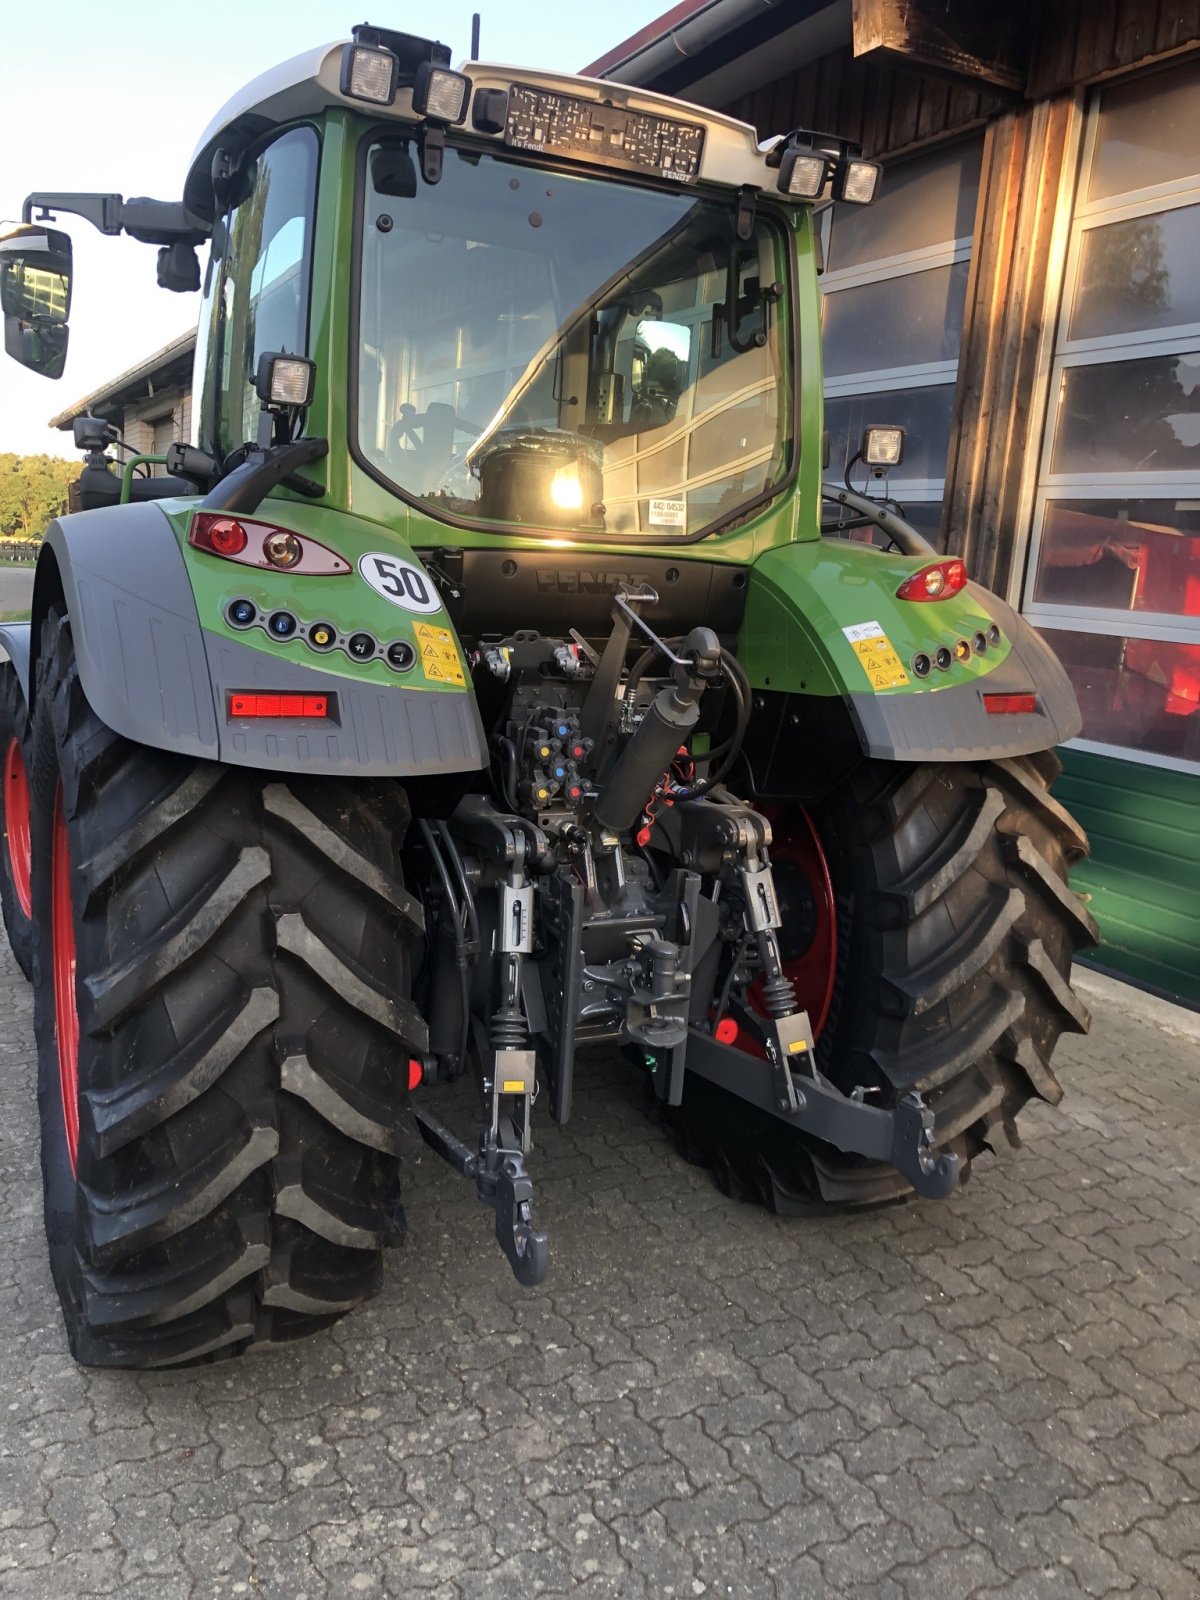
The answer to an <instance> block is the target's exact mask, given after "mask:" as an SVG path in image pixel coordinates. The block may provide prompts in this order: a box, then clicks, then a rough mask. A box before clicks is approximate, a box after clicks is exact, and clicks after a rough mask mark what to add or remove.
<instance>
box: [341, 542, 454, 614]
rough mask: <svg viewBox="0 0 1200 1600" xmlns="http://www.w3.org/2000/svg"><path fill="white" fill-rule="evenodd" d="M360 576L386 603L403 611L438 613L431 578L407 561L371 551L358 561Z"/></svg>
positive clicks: (438, 598)
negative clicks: (399, 607) (388, 602)
mask: <svg viewBox="0 0 1200 1600" xmlns="http://www.w3.org/2000/svg"><path fill="white" fill-rule="evenodd" d="M358 570H359V574H360V576H361V577H362V578H363V579H364V580H365V581H366V582H367V583H369V584H370V585H371V587H372V589H374V591H375V593H376V594H381V595H382V596H383V598H384V599H385V600H390V601H391V603H392V604H393V605H394V606H403V608H404V610H405V611H425V612H429V611H440V610H441V609H442V601H441V596H440V595H439V594H438V592H437V589H436V588H435V587H434V583H433V579H432V578H431V577H430V576H429V574H428V573H427V572H423V571H422V570H421V568H420V567H417V566H414V565H413V563H412V562H411V561H401V559H400V558H399V556H389V555H385V554H384V553H383V552H382V551H375V550H372V551H370V552H368V554H367V555H365V556H360V557H359V561H358Z"/></svg>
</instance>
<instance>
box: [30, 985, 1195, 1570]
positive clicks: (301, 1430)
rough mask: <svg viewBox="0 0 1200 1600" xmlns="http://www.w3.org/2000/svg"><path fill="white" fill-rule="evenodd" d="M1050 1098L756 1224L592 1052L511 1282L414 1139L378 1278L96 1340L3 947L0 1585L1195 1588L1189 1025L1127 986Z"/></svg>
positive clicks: (1113, 996)
mask: <svg viewBox="0 0 1200 1600" xmlns="http://www.w3.org/2000/svg"><path fill="white" fill-rule="evenodd" d="M1093 1004H1094V1006H1095V1009H1096V1015H1097V1023H1096V1029H1095V1032H1094V1034H1093V1036H1092V1042H1091V1044H1090V1045H1083V1044H1080V1043H1078V1042H1075V1041H1071V1042H1070V1043H1069V1045H1068V1047H1067V1048H1066V1049H1065V1050H1064V1051H1063V1052H1062V1055H1061V1056H1060V1058H1059V1061H1060V1063H1061V1067H1062V1071H1063V1075H1064V1077H1065V1078H1066V1081H1067V1084H1068V1086H1069V1090H1070V1094H1069V1098H1068V1100H1067V1101H1066V1103H1065V1105H1064V1107H1063V1109H1062V1110H1061V1111H1060V1112H1052V1111H1049V1110H1047V1109H1045V1108H1042V1109H1040V1110H1038V1111H1037V1112H1035V1113H1034V1114H1033V1115H1032V1116H1030V1117H1028V1118H1027V1119H1026V1121H1025V1130H1026V1146H1025V1148H1024V1150H1022V1151H1021V1152H1019V1153H1018V1154H1016V1155H1015V1156H1013V1157H1012V1158H1010V1159H1007V1160H1004V1161H995V1162H992V1163H989V1164H987V1165H986V1166H985V1167H983V1168H982V1169H981V1170H979V1171H978V1172H977V1174H976V1176H975V1179H974V1180H973V1181H972V1183H971V1184H970V1186H969V1188H968V1189H967V1190H966V1192H965V1193H963V1194H962V1195H961V1196H960V1197H958V1198H956V1199H955V1200H954V1201H952V1202H950V1203H948V1204H945V1205H941V1206H933V1205H924V1206H920V1207H916V1206H913V1207H906V1208H902V1209H898V1210H894V1211H890V1212H887V1213H883V1214H877V1215H874V1216H869V1217H857V1218H836V1219H831V1220H827V1221H820V1222H809V1223H794V1222H793V1223H783V1222H779V1221H776V1220H775V1219H773V1218H770V1217H767V1216H765V1215H764V1214H763V1213H761V1212H759V1211H757V1210H754V1209H751V1208H749V1207H745V1206H741V1205H738V1204H736V1203H733V1202H731V1201H729V1200H726V1199H725V1198H724V1197H723V1196H722V1195H720V1194H719V1193H718V1192H717V1191H716V1190H715V1189H714V1188H713V1187H712V1186H711V1184H710V1182H709V1179H708V1178H707V1176H706V1175H705V1174H703V1173H701V1172H698V1171H695V1170H694V1169H692V1168H689V1167H687V1166H685V1165H684V1164H683V1163H682V1162H681V1161H679V1160H678V1159H677V1158H676V1157H675V1156H674V1154H673V1153H671V1152H670V1151H669V1150H668V1149H667V1148H666V1147H665V1145H664V1144H663V1143H662V1142H661V1140H660V1137H659V1136H658V1134H657V1133H656V1132H655V1131H654V1129H653V1128H652V1127H651V1126H649V1124H648V1123H647V1122H646V1121H645V1119H644V1118H643V1116H642V1114H641V1111H640V1109H639V1106H640V1095H639V1091H638V1086H637V1084H636V1083H635V1081H634V1080H633V1077H632V1075H631V1074H630V1073H629V1071H628V1070H627V1069H626V1068H625V1067H624V1066H623V1065H621V1064H619V1063H606V1064H602V1065H599V1066H597V1067H595V1068H593V1069H592V1070H591V1071H590V1072H589V1073H588V1074H587V1077H586V1083H585V1086H584V1091H583V1092H582V1093H581V1094H580V1095H579V1097H578V1101H577V1104H578V1116H577V1119H576V1120H575V1121H574V1122H573V1123H572V1125H571V1128H570V1129H569V1131H568V1132H567V1133H565V1134H558V1133H556V1132H554V1131H552V1130H551V1131H547V1132H546V1133H545V1134H544V1136H543V1146H544V1148H543V1151H542V1153H541V1156H540V1159H539V1162H538V1168H539V1174H540V1177H541V1180H542V1182H541V1191H540V1192H541V1197H542V1207H541V1213H542V1216H543V1217H544V1218H545V1220H546V1221H547V1222H548V1223H549V1224H550V1226H551V1229H552V1238H553V1245H554V1250H555V1267H554V1271H553V1275H552V1278H551V1280H550V1282H549V1283H548V1284H547V1285H546V1287H545V1288H544V1290H543V1291H541V1292H538V1293H533V1294H529V1293H526V1292H524V1291H521V1290H519V1289H518V1287H517V1286H516V1285H515V1284H514V1283H513V1281H512V1280H511V1278H510V1277H509V1276H508V1272H507V1268H506V1267H505V1266H504V1264H503V1262H502V1260H501V1258H500V1256H499V1253H498V1252H497V1250H496V1248H495V1246H494V1245H493V1244H492V1243H491V1242H490V1241H489V1237H488V1231H487V1219H486V1216H485V1214H484V1213H483V1212H482V1211H481V1210H480V1209H479V1208H478V1207H477V1206H476V1204H475V1202H474V1200H473V1199H472V1198H471V1197H470V1196H469V1195H468V1194H467V1192H466V1189H465V1186H462V1185H460V1184H459V1183H458V1181H457V1180H456V1179H454V1178H453V1177H452V1176H451V1175H450V1174H449V1173H448V1172H447V1171H446V1170H445V1169H442V1168H441V1167H439V1166H438V1165H437V1164H435V1163H434V1162H433V1161H432V1160H431V1159H426V1160H424V1161H423V1162H422V1163H421V1164H420V1166H419V1168H418V1169H416V1171H415V1173H414V1176H413V1181H412V1193H411V1203H410V1206H409V1217H410V1224H411V1235H412V1237H411V1245H410V1248H409V1249H408V1250H407V1251H406V1252H402V1253H401V1254H400V1255H399V1256H398V1258H397V1259H396V1260H395V1263H394V1265H393V1269H392V1272H391V1276H390V1279H389V1284H388V1288H387V1291H386V1293H385V1294H384V1295H383V1296H382V1298H381V1299H380V1300H379V1301H377V1302H376V1303H375V1304H374V1305H373V1306H371V1307H369V1308H368V1309H366V1310H365V1311H362V1312H360V1313H358V1314H357V1315H354V1316H351V1317H350V1318H349V1319H348V1320H347V1321H345V1322H344V1323H343V1324H341V1326H340V1327H339V1328H337V1329H336V1330H334V1331H332V1332H330V1333H329V1334H326V1335H324V1336H322V1337H320V1338H317V1339H315V1340H312V1341H310V1342H308V1343H307V1344H304V1345H303V1346H294V1347H291V1348H288V1349H286V1350H283V1351H279V1352H273V1353H264V1354H260V1355H256V1356H251V1357H249V1358H247V1359H246V1360H243V1361H241V1362H237V1363H233V1364H225V1365H220V1366H215V1367H208V1368H204V1369H201V1370H199V1371H197V1372H190V1373H186V1374H163V1375H154V1376H132V1375H130V1374H122V1373H97V1372H83V1371H81V1370H79V1369H78V1368H76V1367H74V1366H73V1365H72V1364H71V1362H70V1360H69V1358H68V1356H67V1354H66V1349H65V1344H64V1339H63V1333H62V1328H61V1325H60V1322H59V1317H58V1311H57V1306H56V1303H55V1300H54V1296H53V1291H52V1289H51V1286H50V1281H49V1277H48V1273H47V1268H46V1264H45V1259H44V1255H43V1248H42V1231H41V1214H40V1213H41V1199H40V1189H39V1180H38V1176H37V1153H36V1140H35V1117H34V1095H33V1067H32V1049H31V1043H30V1027H29V1018H30V1004H29V999H28V994H27V991H26V989H25V988H24V986H23V985H22V984H20V983H19V981H18V980H17V978H16V976H15V973H14V971H13V969H12V966H11V962H10V961H9V960H8V957H7V954H5V955H4V957H3V958H0V1130H2V1131H0V1332H2V1338H0V1418H2V1426H0V1594H3V1595H4V1596H5V1597H6V1600H22V1597H26V1596H38V1597H41V1596H54V1597H56V1600H59V1597H77V1596H93V1595H94V1596H120V1597H121V1600H175V1597H177V1596H178V1597H184V1596H186V1597H191V1600H207V1597H209V1596H217V1595H226V1594H250V1595H260V1596H262V1595H265V1596H269V1597H275V1596H279V1597H285V1596H286V1597H287V1600H317V1597H323V1596H330V1597H335V1596H336V1597H338V1600H341V1597H343V1596H350V1597H353V1596H357V1595H367V1596H369V1595H372V1594H376V1595H378V1594H388V1595H393V1596H405V1597H407V1596H410V1595H417V1594H422V1593H426V1592H428V1593H431V1594H436V1595H450V1596H463V1597H466V1596H486V1597H488V1600H502V1597H505V1596H509V1595H511V1596H516V1597H520V1600H526V1597H529V1596H533V1595H545V1596H563V1597H565V1596H568V1595H569V1596H571V1597H572V1600H588V1597H596V1596H603V1597H610V1596H621V1597H625V1596H629V1597H635V1596H653V1597H655V1600H660V1597H664V1596H681V1597H684V1600H688V1597H691V1596H696V1595H703V1594H708V1595H714V1596H735V1597H738V1600H744V1597H757V1596H773V1597H793V1596H827V1595H857V1596H862V1597H867V1596H869V1597H871V1600H937V1597H941V1596H949V1597H954V1600H965V1597H967V1596H971V1597H972V1600H984V1597H988V1600H998V1597H1000V1596H1004V1597H1012V1600H1025V1597H1037V1596H1043V1595H1045V1596H1064V1597H1065V1596H1079V1595H1090V1596H1101V1595H1113V1594H1121V1595H1126V1594H1127V1595H1134V1596H1138V1597H1150V1596H1154V1595H1158V1596H1161V1597H1163V1600H1185V1597H1186V1600H1192V1597H1195V1596H1196V1595H1198V1594H1200V1226H1198V1224H1200V1198H1198V1183H1200V1044H1198V1043H1197V1042H1196V1037H1195V1036H1193V1037H1192V1038H1187V1037H1184V1036H1180V1035H1175V1036H1172V1035H1171V1034H1169V1033H1166V1032H1163V1031H1160V1029H1159V1028H1157V1027H1156V1026H1154V1025H1153V1023H1152V1022H1149V1021H1147V1020H1146V1017H1145V1015H1144V1008H1141V1007H1140V1004H1139V1002H1137V1001H1136V999H1132V1001H1131V996H1130V994H1129V992H1128V991H1122V990H1117V989H1115V987H1114V988H1113V990H1111V991H1110V993H1109V995H1108V996H1107V997H1105V996H1103V995H1102V996H1101V997H1099V998H1096V999H1094V1000H1093Z"/></svg>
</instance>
